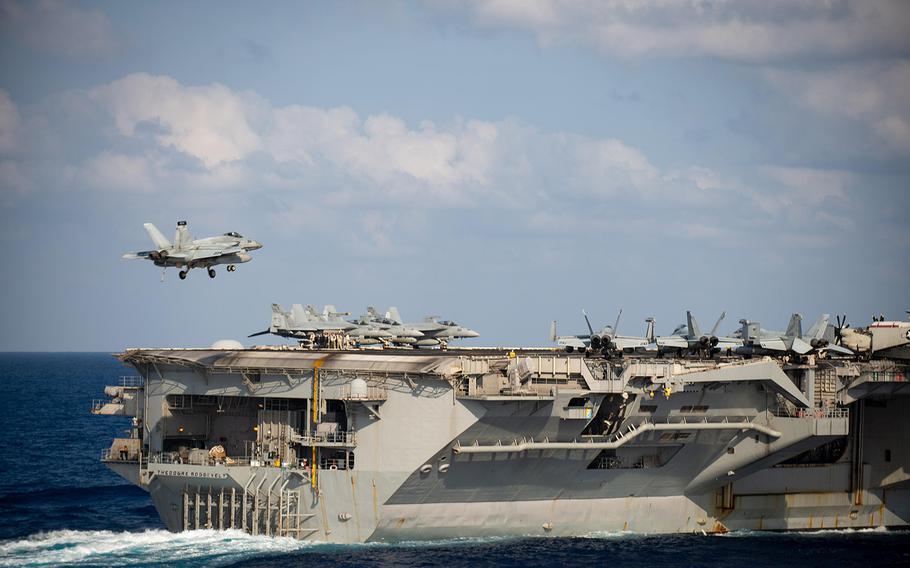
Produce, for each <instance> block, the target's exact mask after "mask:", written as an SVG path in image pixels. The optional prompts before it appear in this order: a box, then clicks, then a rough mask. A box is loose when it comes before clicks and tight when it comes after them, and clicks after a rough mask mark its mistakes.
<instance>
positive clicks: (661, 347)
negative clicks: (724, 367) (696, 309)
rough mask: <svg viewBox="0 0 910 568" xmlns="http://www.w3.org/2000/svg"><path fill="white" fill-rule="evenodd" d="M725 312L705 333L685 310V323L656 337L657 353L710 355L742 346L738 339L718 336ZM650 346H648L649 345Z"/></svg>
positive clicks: (690, 313) (693, 317)
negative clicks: (669, 333) (667, 333)
mask: <svg viewBox="0 0 910 568" xmlns="http://www.w3.org/2000/svg"><path fill="white" fill-rule="evenodd" d="M726 315H727V312H722V313H721V314H720V317H719V318H717V321H716V322H715V323H714V327H712V328H711V331H709V332H708V333H707V334H703V333H702V332H701V329H700V328H699V327H698V322H697V321H696V320H695V316H693V315H692V312H690V311H688V310H687V311H686V323H685V324H683V325H680V326H679V327H677V328H676V329H675V330H674V331H673V333H672V334H671V335H666V336H661V337H657V338H655V340H654V344H655V345H656V346H657V350H658V352H659V353H674V354H676V355H683V354H685V353H690V354H697V355H701V356H706V357H710V356H711V355H712V354H714V353H718V352H723V351H729V350H733V349H736V348H737V347H740V346H742V344H743V342H742V340H740V339H737V338H733V337H718V336H717V335H716V334H717V328H718V327H719V326H720V322H721V321H723V319H724V317H726ZM649 347H650V346H649Z"/></svg>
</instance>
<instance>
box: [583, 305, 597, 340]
mask: <svg viewBox="0 0 910 568" xmlns="http://www.w3.org/2000/svg"><path fill="white" fill-rule="evenodd" d="M581 315H583V316H585V323H586V324H588V333H590V334H591V335H594V328H593V327H591V320H589V319H588V313H587V312H585V311H584V310H581Z"/></svg>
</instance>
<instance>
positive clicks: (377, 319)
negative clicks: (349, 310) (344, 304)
mask: <svg viewBox="0 0 910 568" xmlns="http://www.w3.org/2000/svg"><path fill="white" fill-rule="evenodd" d="M392 309H394V308H392ZM396 311H397V310H396ZM387 316H388V314H387ZM387 316H385V317H384V316H382V315H380V314H379V312H378V311H377V310H376V308H374V307H373V306H369V307H368V308H367V313H366V314H364V315H362V316H360V319H359V320H357V323H360V324H363V325H372V326H376V327H378V328H379V329H381V330H383V331H387V332H389V333H390V334H392V337H391V338H390V339H389V341H390V342H391V343H393V344H395V345H414V344H416V343H417V342H418V341H419V340H420V339H421V338H424V337H426V335H425V334H424V333H423V332H422V331H420V330H418V329H414V328H411V327H408V326H406V325H404V324H401V323H398V322H396V321H394V320H392V319H391V317H387Z"/></svg>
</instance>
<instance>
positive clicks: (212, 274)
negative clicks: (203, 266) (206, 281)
mask: <svg viewBox="0 0 910 568" xmlns="http://www.w3.org/2000/svg"><path fill="white" fill-rule="evenodd" d="M214 277H215V269H214V268H209V278H214Z"/></svg>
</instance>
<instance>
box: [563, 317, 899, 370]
mask: <svg viewBox="0 0 910 568" xmlns="http://www.w3.org/2000/svg"><path fill="white" fill-rule="evenodd" d="M582 315H584V319H585V323H586V324H587V327H588V333H586V334H580V335H562V336H560V335H557V333H556V321H553V322H552V324H551V326H550V340H551V341H554V342H555V343H556V344H557V346H558V347H560V348H562V349H565V350H566V351H567V352H570V353H571V352H575V351H577V352H580V353H586V352H594V353H603V354H605V355H614V354H621V353H626V354H638V355H651V356H676V357H679V356H686V355H693V356H701V357H710V356H712V355H715V354H718V353H721V354H728V355H741V356H745V357H751V356H762V355H772V356H785V355H795V356H805V355H811V354H815V355H821V356H825V355H834V356H846V357H851V356H855V355H861V354H862V355H868V356H871V355H872V354H873V353H876V354H882V355H884V356H888V357H895V358H908V357H910V322H900V321H889V322H886V321H884V316H880V317H879V318H874V321H873V323H872V324H871V325H869V326H868V327H866V328H856V329H854V328H850V325H849V324H848V323H846V319H847V318H846V316H843V318H841V317H840V316H838V317H837V319H836V323H831V321H830V320H831V317H830V315H829V314H822V315H821V317H819V318H818V320H816V321H815V323H814V324H812V327H810V328H809V330H808V331H807V332H806V333H803V329H802V316H801V315H800V314H793V315H791V316H790V322H789V324H788V325H787V329H786V331H773V330H768V329H764V328H762V327H761V325H760V324H759V323H758V322H753V321H749V320H745V319H742V320H739V324H740V327H739V329H737V330H736V331H734V332H733V333H731V334H730V335H729V336H726V337H725V336H718V335H717V330H718V327H719V326H720V323H721V321H723V319H724V317H725V316H726V312H724V313H721V314H720V317H719V318H717V321H716V322H715V323H714V326H713V327H712V328H711V330H710V331H709V332H707V333H703V332H702V331H701V328H700V327H699V325H698V322H697V321H696V320H695V316H693V315H692V312H690V311H687V312H686V323H685V324H682V325H680V326H679V327H677V328H676V329H675V330H674V331H673V333H672V334H670V335H666V336H656V335H655V334H654V318H647V319H646V320H645V323H646V330H645V335H644V337H636V336H628V335H619V333H618V331H617V329H618V327H619V319H620V316H621V315H622V310H620V311H619V315H617V316H616V322H615V323H614V324H613V325H612V326H610V325H606V326H604V327H603V328H602V329H601V330H599V331H595V330H594V328H593V327H592V326H591V321H590V320H589V319H588V315H587V314H586V313H585V312H584V310H582Z"/></svg>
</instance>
